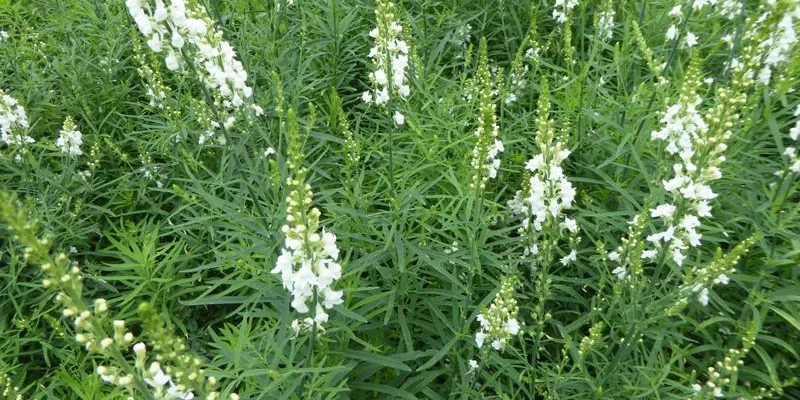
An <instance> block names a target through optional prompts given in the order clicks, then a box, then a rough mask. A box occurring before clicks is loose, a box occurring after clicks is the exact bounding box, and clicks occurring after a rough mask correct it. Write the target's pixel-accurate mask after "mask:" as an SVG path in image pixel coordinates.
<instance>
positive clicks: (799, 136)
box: [775, 105, 800, 176]
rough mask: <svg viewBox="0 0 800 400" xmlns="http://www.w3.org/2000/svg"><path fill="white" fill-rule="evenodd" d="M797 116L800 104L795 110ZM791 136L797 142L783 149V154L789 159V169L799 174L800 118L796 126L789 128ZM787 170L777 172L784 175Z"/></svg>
mask: <svg viewBox="0 0 800 400" xmlns="http://www.w3.org/2000/svg"><path fill="white" fill-rule="evenodd" d="M794 116H795V117H800V105H798V106H797V109H795V111H794ZM789 138H790V139H792V141H794V142H795V144H794V145H793V146H787V147H786V148H785V149H784V150H783V155H784V156H786V157H787V158H788V159H789V168H788V171H791V172H792V173H795V174H798V173H800V157H798V154H797V147H796V146H797V145H800V119H798V120H797V121H796V122H795V123H794V126H793V127H791V128H790V129H789ZM785 173H786V171H777V172H775V174H776V175H779V176H783V175H784V174H785Z"/></svg>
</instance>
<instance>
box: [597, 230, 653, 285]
mask: <svg viewBox="0 0 800 400" xmlns="http://www.w3.org/2000/svg"><path fill="white" fill-rule="evenodd" d="M648 221H649V219H648V218H647V214H644V215H637V216H635V217H633V220H632V221H629V222H628V233H627V235H626V236H625V237H623V238H622V243H621V244H620V245H619V246H618V247H617V249H616V250H614V251H612V252H611V253H608V259H609V260H610V261H612V262H615V263H617V267H616V268H614V270H613V271H611V273H612V274H614V275H615V276H616V277H617V279H619V280H627V279H629V278H630V277H631V276H636V277H638V276H640V275H641V274H642V259H643V258H652V257H654V254H652V253H654V250H647V251H645V250H644V246H645V242H644V241H643V240H641V239H642V236H643V235H644V230H645V228H646V226H647V222H648Z"/></svg>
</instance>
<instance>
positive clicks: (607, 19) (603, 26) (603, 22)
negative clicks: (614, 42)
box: [597, 9, 615, 40]
mask: <svg viewBox="0 0 800 400" xmlns="http://www.w3.org/2000/svg"><path fill="white" fill-rule="evenodd" d="M614 15H615V13H614V10H613V9H608V10H604V11H603V12H602V13H600V16H598V17H597V36H598V37H599V38H601V39H603V40H609V39H611V35H612V34H613V29H614Z"/></svg>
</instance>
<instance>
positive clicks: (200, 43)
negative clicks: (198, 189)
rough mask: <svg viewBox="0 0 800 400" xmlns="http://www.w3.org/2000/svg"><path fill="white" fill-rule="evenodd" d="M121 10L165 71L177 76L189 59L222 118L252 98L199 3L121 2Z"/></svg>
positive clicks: (234, 58)
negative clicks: (158, 56) (123, 8)
mask: <svg viewBox="0 0 800 400" xmlns="http://www.w3.org/2000/svg"><path fill="white" fill-rule="evenodd" d="M125 4H126V6H127V8H128V12H129V13H130V15H131V17H133V20H134V22H135V23H136V26H137V28H138V29H139V32H141V33H142V35H144V36H145V38H146V42H147V46H148V47H150V49H151V50H152V51H153V52H155V53H159V54H163V55H164V62H165V64H166V66H167V69H169V70H171V71H177V70H180V69H182V68H183V67H184V65H185V62H184V59H185V58H190V60H189V61H188V62H190V63H191V64H192V65H193V67H194V69H195V70H196V71H197V72H198V74H199V79H200V81H201V82H202V83H203V84H204V85H205V86H206V87H207V88H208V89H209V91H210V92H211V93H212V96H213V97H214V98H215V101H217V102H218V103H219V106H220V107H221V108H223V109H224V110H225V111H226V113H228V114H231V113H234V112H235V111H237V110H239V109H241V107H242V106H243V105H244V104H245V103H246V102H247V101H248V100H249V99H250V98H251V97H252V94H253V89H252V88H251V87H250V86H248V85H247V77H248V76H247V71H245V70H244V67H243V65H242V63H241V62H240V61H239V60H238V59H237V56H236V52H235V51H234V49H233V47H232V46H231V45H230V43H228V42H227V41H225V40H224V39H223V38H222V32H221V31H220V30H218V29H217V28H216V27H215V26H214V21H213V20H212V19H211V18H210V17H209V16H208V13H207V12H206V10H205V7H204V6H203V5H202V4H201V3H200V2H198V1H197V0H171V1H170V4H169V5H166V4H165V3H164V1H163V0H127V1H126V2H125ZM189 47H190V48H191V50H187V48H189ZM229 117H230V116H229V115H228V116H222V118H225V119H228V120H229V119H230V118H229ZM201 141H204V138H202V137H201Z"/></svg>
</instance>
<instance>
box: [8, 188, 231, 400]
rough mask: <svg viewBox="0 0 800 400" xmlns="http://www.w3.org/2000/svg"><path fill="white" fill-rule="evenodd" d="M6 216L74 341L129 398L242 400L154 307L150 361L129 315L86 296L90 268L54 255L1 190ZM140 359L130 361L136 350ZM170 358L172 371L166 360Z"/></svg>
mask: <svg viewBox="0 0 800 400" xmlns="http://www.w3.org/2000/svg"><path fill="white" fill-rule="evenodd" d="M0 219H2V220H4V221H5V222H6V223H7V224H8V228H9V229H10V231H11V233H12V234H13V238H14V240H15V241H17V242H18V243H20V244H22V245H23V246H25V247H24V258H25V260H26V261H27V262H29V263H31V264H38V265H40V266H41V271H42V273H43V274H44V276H45V277H44V279H43V280H42V286H44V287H45V288H46V289H48V290H51V291H52V292H54V293H55V299H56V300H57V301H58V302H59V303H60V305H61V307H62V309H61V315H62V316H63V317H64V318H65V319H66V320H67V321H69V322H70V323H71V325H72V326H73V329H74V331H75V336H74V340H75V341H76V342H77V343H78V344H80V345H81V346H82V347H83V348H84V349H85V350H86V351H87V352H88V353H89V354H91V355H94V356H96V357H97V358H98V362H99V365H98V366H97V367H96V369H95V372H96V373H97V375H98V376H99V377H100V378H101V379H102V380H103V381H104V382H106V383H108V384H111V385H114V386H118V387H120V388H122V389H123V391H124V392H125V393H126V394H127V395H126V396H127V397H126V398H127V399H134V398H144V399H156V400H158V399H182V400H189V399H193V398H194V396H195V393H198V394H202V395H204V397H203V398H205V399H210V400H219V399H222V398H226V399H230V400H237V399H238V396H237V395H236V394H230V395H229V396H226V397H221V395H220V393H219V392H218V391H217V390H216V386H217V381H216V378H213V377H206V376H205V372H204V370H203V369H202V365H203V362H202V361H201V360H200V359H199V358H197V357H196V356H194V355H191V354H189V352H188V351H187V347H186V345H185V344H184V343H183V341H182V340H181V339H179V338H177V337H175V336H174V334H172V333H171V332H168V331H166V330H165V329H164V327H163V322H161V319H160V317H158V316H157V315H155V314H154V313H153V312H152V310H151V308H150V306H149V305H147V304H143V305H142V306H141V307H140V312H141V314H142V319H143V321H144V325H145V327H144V332H145V333H146V334H147V335H148V336H150V338H151V339H152V343H154V348H155V350H156V351H157V352H158V353H156V355H155V356H154V357H153V358H155V359H156V360H158V361H153V362H152V363H150V364H147V360H148V357H147V355H146V350H145V346H146V345H145V344H144V343H142V342H138V343H136V344H134V341H135V340H136V337H135V336H134V335H133V333H132V332H131V331H130V329H129V327H128V326H127V323H126V321H125V320H122V319H113V320H112V310H111V308H110V306H109V303H108V301H106V300H105V299H103V298H96V299H94V300H93V301H89V302H87V301H86V300H85V299H84V297H83V292H84V273H83V271H81V269H80V268H79V267H78V263H77V262H75V261H71V260H70V259H69V258H68V256H67V255H66V254H65V253H63V252H61V253H57V254H56V255H55V256H53V255H51V250H52V249H51V248H52V246H53V240H52V238H51V237H50V236H48V235H44V236H42V237H37V235H38V234H39V230H40V226H39V222H38V221H37V220H35V219H31V218H30V216H29V215H27V212H26V211H25V209H24V207H22V206H21V205H20V204H19V203H18V202H17V201H16V199H15V198H14V197H13V196H10V195H8V194H7V193H4V192H3V193H0ZM131 351H132V352H133V353H134V354H133V358H134V362H130V360H129V359H130V357H129V356H130V355H131V354H130V353H131ZM159 361H161V362H163V363H168V364H169V366H168V367H167V369H166V371H167V372H166V373H165V372H164V371H163V370H162V368H161V363H160V362H159Z"/></svg>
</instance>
